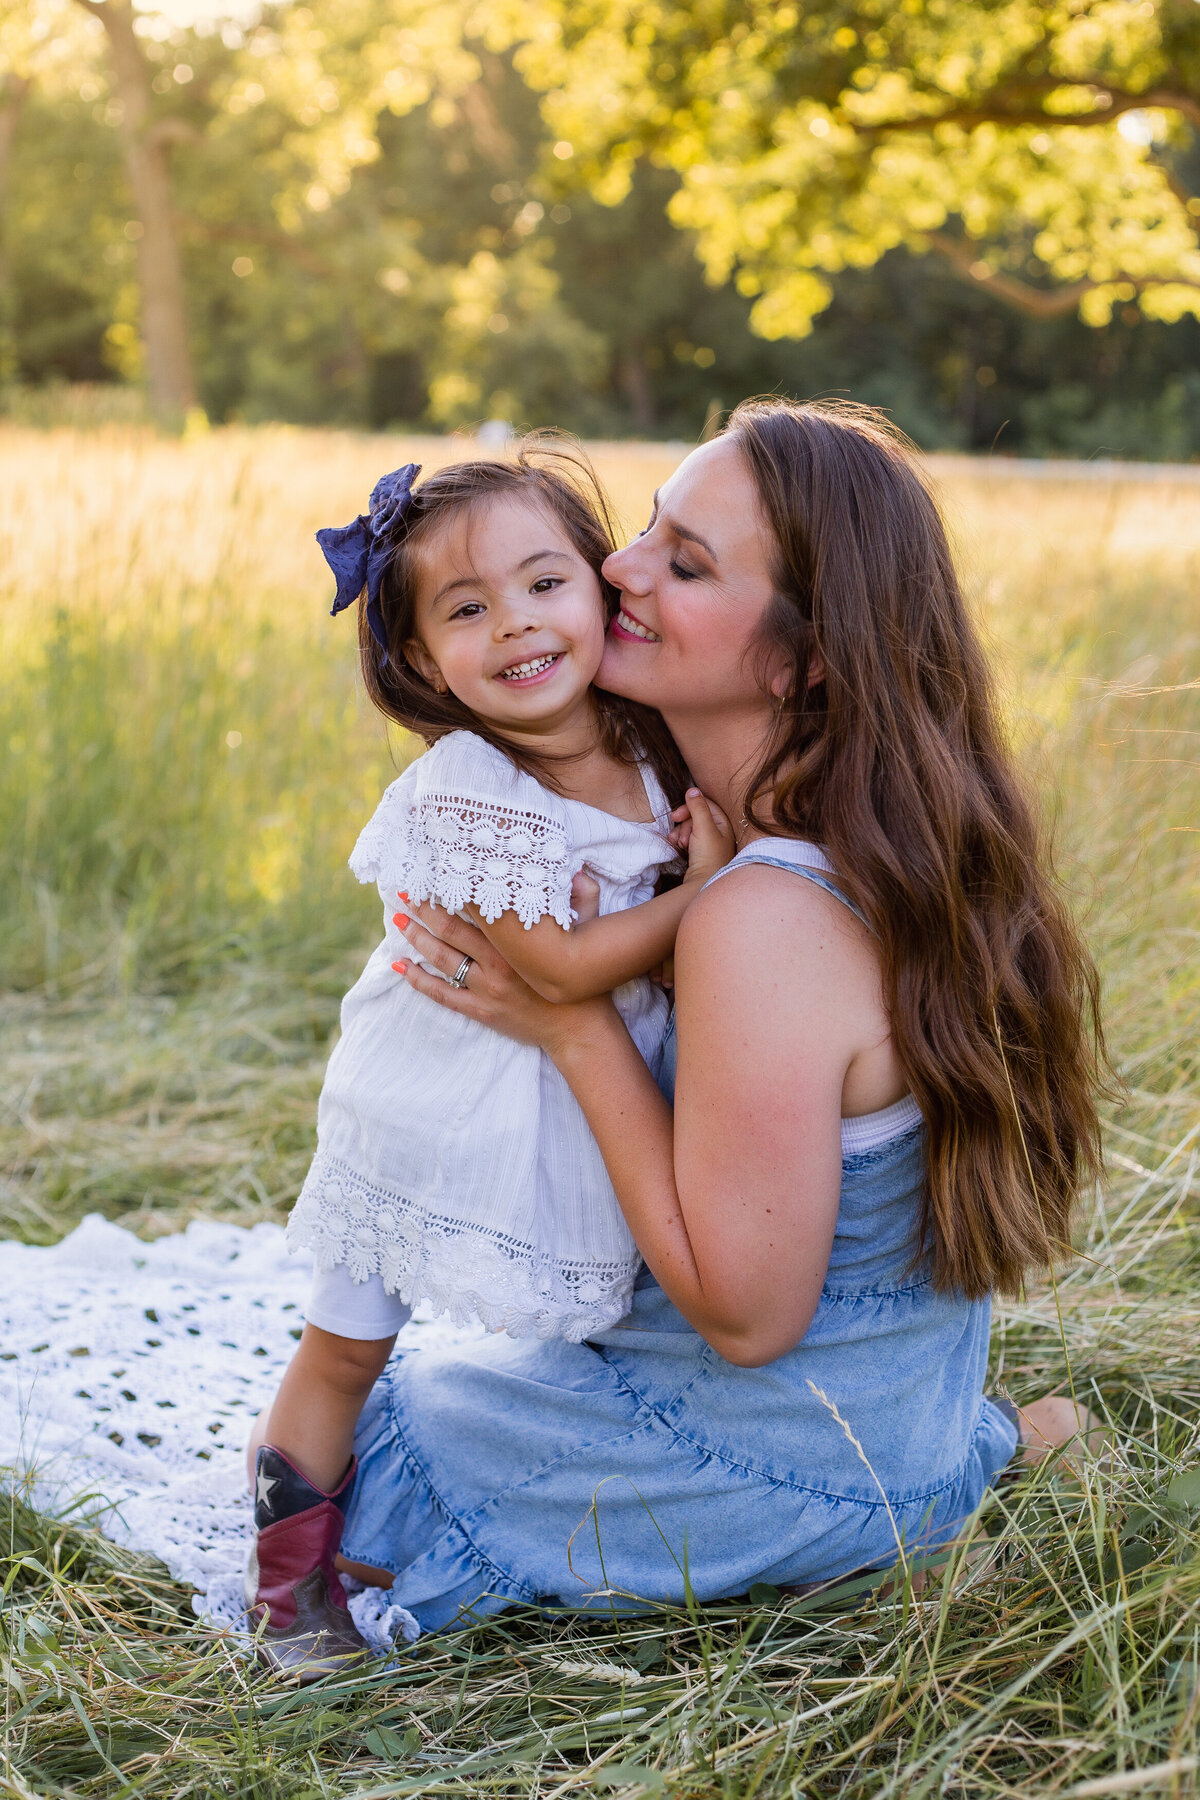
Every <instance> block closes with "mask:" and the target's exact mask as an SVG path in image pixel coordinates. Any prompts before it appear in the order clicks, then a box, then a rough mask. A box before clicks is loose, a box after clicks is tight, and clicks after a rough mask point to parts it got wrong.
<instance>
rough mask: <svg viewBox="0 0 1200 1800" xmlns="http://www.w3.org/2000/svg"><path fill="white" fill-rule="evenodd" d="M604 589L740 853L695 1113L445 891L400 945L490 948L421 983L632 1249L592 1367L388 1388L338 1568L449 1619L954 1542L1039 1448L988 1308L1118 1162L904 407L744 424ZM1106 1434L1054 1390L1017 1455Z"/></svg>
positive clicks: (704, 457)
mask: <svg viewBox="0 0 1200 1800" xmlns="http://www.w3.org/2000/svg"><path fill="white" fill-rule="evenodd" d="M605 575H606V577H607V578H608V579H609V580H610V581H611V582H612V583H613V585H614V586H615V587H616V588H617V589H618V590H619V591H620V596H621V611H620V612H619V614H618V616H617V618H616V620H615V622H614V624H613V626H612V628H611V633H610V639H609V644H608V648H607V651H606V655H605V661H604V664H603V667H602V670H601V676H600V679H601V681H602V683H603V685H605V686H606V687H608V688H610V689H612V690H613V691H614V692H617V693H620V694H624V695H627V696H629V697H630V698H631V699H635V700H639V701H643V702H646V703H648V704H650V705H652V706H655V707H657V708H658V709H659V710H660V711H661V713H662V715H663V717H664V718H665V720H666V722H667V724H668V726H669V728H670V730H671V732H672V734H673V736H674V738H675V740H676V743H677V744H678V746H679V748H680V750H681V751H682V753H683V756H684V759H685V761H686V762H687V764H688V766H689V768H690V770H691V772H692V776H693V778H694V780H695V782H696V783H697V784H698V786H699V788H700V789H701V790H702V792H703V794H704V795H705V796H707V797H708V799H709V801H710V802H711V803H713V804H714V805H715V806H716V807H717V808H719V809H720V810H721V811H722V812H723V813H724V814H725V815H726V816H727V817H728V819H729V820H731V821H732V822H733V823H734V827H735V835H736V841H737V845H738V854H737V855H736V857H735V858H734V860H733V862H732V863H730V864H729V865H728V866H727V867H726V868H725V869H724V870H723V871H722V872H721V874H720V875H719V876H717V877H716V878H715V879H714V880H713V881H712V882H710V884H709V886H708V887H707V888H706V889H705V891H704V892H703V893H702V894H701V895H700V896H699V897H698V898H697V899H696V900H695V901H694V902H693V903H692V905H691V907H690V908H689V910H688V912H687V914H686V917H685V919H684V923H683V926H682V928H681V930H680V933H679V938H678V943H677V947H676V957H675V983H676V988H675V993H676V1021H677V1034H678V1035H677V1050H676V1046H675V1044H674V1043H669V1044H668V1065H669V1066H668V1067H667V1068H666V1069H664V1070H663V1071H662V1082H663V1087H664V1090H665V1092H666V1093H667V1094H670V1093H671V1092H672V1088H673V1094H674V1115H673V1117H672V1111H671V1108H670V1106H669V1105H668V1102H667V1100H666V1099H665V1098H664V1097H663V1094H662V1093H660V1091H659V1089H658V1087H657V1086H656V1085H655V1081H654V1079H653V1078H652V1076H651V1074H650V1073H649V1072H648V1070H647V1069H646V1067H645V1065H644V1064H643V1063H642V1061H641V1059H640V1057H639V1056H638V1054H637V1051H636V1049H635V1048H634V1046H633V1044H632V1042H631V1040H630V1038H629V1036H628V1033H627V1032H626V1030H625V1027H624V1025H623V1024H622V1022H621V1020H620V1017H619V1015H618V1014H617V1012H616V1011H615V1009H614V1008H613V1007H612V1005H611V1003H610V1002H609V1001H607V1000H602V1001H590V1002H588V1003H586V1004H583V1005H574V1006H552V1005H549V1004H547V1003H545V1002H543V1001H542V1000H540V999H539V998H538V997H537V996H535V995H534V994H533V993H532V992H531V991H530V990H529V989H528V988H526V987H524V986H523V984H521V983H520V982H519V981H518V980H517V979H516V977H515V976H514V975H513V974H512V972H511V971H510V970H508V969H507V967H506V965H505V964H504V963H503V962H502V961H501V959H500V958H499V957H498V955H497V954H496V953H495V952H494V951H493V950H492V949H491V948H490V947H489V946H488V945H487V943H486V941H485V940H484V938H483V936H482V934H481V933H480V932H478V931H477V930H475V929H474V927H473V926H471V925H470V924H469V923H466V922H465V921H463V920H461V919H452V918H448V917H446V916H445V915H444V914H437V913H436V912H435V911H434V910H433V909H430V908H422V909H418V911H417V913H416V916H415V918H414V923H413V925H412V926H411V928H410V930H409V933H408V935H409V938H410V941H411V942H412V943H413V945H414V947H415V948H416V949H418V950H419V951H420V952H421V955H422V957H423V958H424V959H426V960H428V961H431V962H433V963H434V964H435V966H437V967H438V968H440V969H442V970H443V971H444V972H445V973H446V975H447V976H453V975H454V974H455V972H456V971H459V970H461V967H462V963H463V958H464V956H469V957H471V958H472V959H473V966H472V967H471V968H470V969H469V970H468V973H467V978H466V982H465V985H464V986H462V987H455V986H453V985H450V984H448V983H447V982H443V981H439V980H438V979H437V977H436V976H433V975H430V974H429V973H428V972H427V971H426V970H425V969H423V968H422V967H421V966H420V964H419V963H418V962H416V961H415V960H414V961H411V962H409V963H408V964H407V965H400V967H401V968H402V971H403V978H404V979H406V980H407V981H409V982H410V983H411V984H412V985H413V986H415V987H417V988H418V989H420V990H421V991H422V992H424V993H426V994H427V995H428V996H429V997H430V998H431V999H433V1000H435V1001H436V1002H437V1003H438V1004H439V1005H443V1006H448V1007H451V1008H454V1009H457V1010H460V1011H462V1012H464V1013H466V1014H468V1015H469V1016H471V1017H474V1018H476V1019H480V1020H482V1021H483V1022H485V1023H487V1024H489V1025H492V1026H495V1027H496V1028H497V1029H499V1030H502V1031H506V1032H508V1033H509V1034H510V1035H513V1036H516V1037H520V1038H523V1039H524V1040H525V1041H527V1042H532V1043H536V1044H538V1045H540V1046H541V1047H542V1048H543V1049H544V1051H545V1052H546V1054H547V1055H548V1057H549V1058H550V1059H551V1060H552V1061H553V1063H554V1064H555V1065H556V1067H557V1069H558V1070H559V1072H560V1073H561V1075H562V1076H563V1077H564V1078H565V1080H566V1081H567V1082H568V1083H569V1085H570V1087H571V1089H572V1090H573V1092H574V1094H575V1097H576V1099H577V1100H578V1102H579V1105H580V1106H581V1108H582V1110H583V1112H584V1114H585V1116H586V1118H587V1121H588V1123H589V1125H590V1126H591V1129H592V1131H593V1133H594V1134H595V1137H596V1140H597V1142H598V1144H599V1146H600V1149H601V1151H602V1153H603V1155H604V1158H605V1162H606V1163H607V1166H608V1169H609V1173H610V1175H611V1177H612V1181H613V1184H614V1187H615V1189H616V1192H617V1195H618V1197H619V1199H620V1202H621V1205H622V1207H623V1209H624V1212H625V1215H626V1218H627V1220H628V1222H629V1225H630V1228H631V1230H632V1232H633V1235H634V1237H635V1239H636V1241H637V1243H638V1246H639V1248H640V1249H641V1252H642V1254H643V1256H644V1258H645V1262H646V1272H645V1274H644V1275H643V1276H642V1277H641V1279H640V1282H639V1286H638V1289H637V1291H636V1294H635V1300H634V1305H633V1308H632V1310H631V1312H630V1313H629V1314H628V1316H627V1317H626V1318H625V1319H624V1320H623V1321H622V1322H621V1323H620V1324H619V1325H618V1326H615V1327H613V1328H612V1329H610V1330H607V1331H604V1332H601V1333H600V1334H598V1335H597V1337H596V1338H595V1339H593V1340H592V1341H590V1342H589V1343H585V1344H581V1345H571V1344H567V1343H564V1342H561V1341H556V1342H551V1343H540V1342H536V1341H535V1342H530V1341H528V1340H525V1341H514V1340H512V1339H509V1338H505V1337H492V1338H489V1339H488V1340H486V1341H485V1342H483V1343H480V1344H474V1345H470V1346H468V1347H466V1348H462V1349H458V1350H455V1351H452V1352H444V1353H442V1352H430V1351H416V1352H413V1353H411V1354H409V1355H406V1356H404V1357H402V1358H400V1359H398V1360H397V1361H395V1362H394V1363H393V1364H392V1365H391V1366H390V1367H389V1369H388V1370H387V1371H386V1372H385V1374H384V1376H383V1377H382V1378H381V1380H380V1381H379V1382H378V1384H377V1385H376V1387H375V1389H374V1391H373V1393H372V1395H371V1398H370V1400H369V1402H368V1405H367V1408H366V1411H365V1413H364V1415H363V1421H362V1424H361V1427H360V1431H359V1436H358V1440H357V1449H358V1457H359V1476H358V1482H357V1487H356V1490H355V1494H354V1498H353V1501H352V1503H351V1506H350V1510H349V1513H348V1515H347V1518H346V1527H345V1535H344V1538H343V1553H344V1555H345V1557H346V1558H347V1564H346V1565H345V1566H348V1567H350V1568H352V1569H353V1570H354V1571H355V1572H356V1573H360V1574H364V1575H369V1576H370V1578H373V1579H382V1580H384V1581H385V1582H386V1581H387V1580H388V1579H389V1578H390V1580H391V1582H392V1584H393V1587H394V1594H395V1598H396V1599H397V1600H399V1601H400V1602H402V1603H403V1604H404V1605H405V1606H408V1607H409V1608H411V1610H412V1611H413V1612H414V1613H415V1614H416V1615H417V1617H418V1619H419V1620H420V1622H421V1624H422V1625H423V1626H424V1627H427V1628H432V1627H437V1626H441V1625H446V1624H449V1623H451V1622H453V1621H454V1620H455V1619H456V1618H457V1617H459V1615H460V1610H461V1609H463V1608H468V1607H469V1608H472V1609H473V1612H474V1614H475V1615H476V1616H478V1614H480V1613H481V1612H488V1611H494V1610H498V1609H500V1608H502V1607H504V1606H506V1605H509V1604H512V1603H514V1602H521V1601H526V1602H528V1601H546V1602H552V1603H555V1604H569V1605H579V1606H595V1605H604V1606H608V1605H611V1604H614V1603H615V1604H617V1605H633V1604H635V1603H638V1602H642V1603H647V1602H648V1603H651V1604H653V1603H655V1602H659V1603H661V1602H675V1601H679V1600H680V1599H681V1598H682V1596H683V1593H684V1587H685V1570H686V1579H687V1581H688V1582H690V1586H691V1589H692V1591H693V1592H694V1593H695V1595H696V1596H697V1597H698V1598H699V1599H700V1600H708V1599H712V1598H716V1597H719V1596H722V1595H734V1594H739V1593H744V1592H745V1591H746V1589H747V1588H748V1587H749V1586H750V1584H751V1583H752V1582H754V1581H756V1580H757V1581H770V1582H774V1583H776V1584H778V1585H780V1586H801V1585H806V1584H811V1583H820V1582H823V1581H826V1580H829V1579H831V1578H835V1577H837V1576H840V1575H843V1574H846V1573H847V1572H849V1571H852V1570H859V1569H862V1568H864V1567H882V1566H887V1565H890V1564H892V1563H894V1562H895V1561H896V1560H897V1559H898V1558H901V1557H907V1556H908V1555H909V1554H910V1553H911V1552H914V1551H915V1552H917V1553H918V1554H920V1553H921V1552H924V1551H928V1550H930V1549H934V1548H936V1547H937V1546H938V1545H941V1544H945V1543H946V1542H947V1541H949V1540H950V1539H952V1538H953V1537H954V1536H955V1534H956V1533H957V1532H958V1531H959V1530H960V1529H961V1526H962V1523H963V1521H964V1520H965V1519H966V1518H967V1517H968V1515H969V1514H970V1513H971V1512H972V1510H973V1509H974V1508H975V1507H976V1506H977V1505H978V1503H979V1501H980V1499H981V1498H982V1496H983V1493H984V1491H985V1489H986V1488H987V1486H988V1484H989V1483H990V1482H991V1481H992V1479H993V1478H994V1476H995V1475H996V1474H997V1472H998V1471H999V1470H1000V1469H1001V1468H1003V1466H1004V1465H1005V1463H1007V1462H1008V1460H1009V1458H1010V1457H1011V1455H1012V1454H1013V1451H1014V1448H1015V1446H1016V1443H1017V1438H1018V1424H1017V1422H1016V1421H1015V1418H1014V1416H1013V1412H1014V1409H1011V1408H1009V1409H1008V1410H1007V1411H1006V1409H1005V1408H1004V1407H1002V1406H998V1405H996V1404H994V1403H992V1402H991V1401H989V1400H987V1399H985V1398H984V1396H983V1392H982V1384H983V1380H984V1375H985V1367H986V1358H987V1345H988V1327H989V1316H990V1301H989V1296H990V1294H991V1292H992V1290H993V1289H994V1288H997V1287H999V1288H1001V1289H1002V1290H1006V1291H1012V1290H1013V1289H1015V1288H1016V1287H1017V1286H1018V1284H1019V1283H1020V1282H1021V1280H1022V1278H1023V1276H1024V1275H1025V1274H1026V1273H1027V1272H1029V1271H1032V1270H1037V1269H1039V1268H1044V1267H1046V1266H1047V1265H1048V1264H1050V1263H1051V1262H1052V1261H1054V1260H1055V1259H1056V1258H1058V1257H1060V1256H1061V1255H1062V1254H1064V1253H1065V1252H1066V1250H1067V1248H1068V1241H1069V1220H1070V1212H1071V1207H1072V1203H1073V1200H1074V1198H1075V1195H1076V1191H1077V1187H1078V1185H1079V1182H1080V1179H1081V1177H1082V1176H1083V1175H1084V1174H1086V1173H1090V1172H1092V1171H1094V1170H1095V1169H1096V1167H1097V1164H1098V1158H1099V1149H1098V1128H1097V1120H1096V1111H1095V1093H1096V1086H1097V1078H1098V1070H1099V1067H1100V1055H1101V1052H1100V1047H1099V1044H1098V1038H1097V1030H1096V1027H1095V995H1096V982H1095V974H1094V971H1093V969H1092V965H1091V963H1090V961H1089V959H1088V957H1087V955H1086V953H1085V951H1084V949H1083V948H1082V946H1081V944H1080V942H1079V939H1078V937H1077V935H1076V933H1075V931H1074V928H1073V926H1072V924H1071V922H1070V919H1069V917H1068V915H1067V913H1066V911H1065V909H1064V906H1063V904H1062V902H1061V900H1060V899H1059V898H1058V896H1057V893H1056V891H1055V888H1054V886H1053V884H1052V881H1051V878H1050V875H1049V872H1048V869H1047V865H1046V861H1045V857H1044V854H1043V851H1042V848H1041V845H1040V841H1039V837H1038V833H1037V830H1036V827H1035V825H1034V823H1033V821H1032V818H1031V815H1030V811H1029V809H1028V807H1027V804H1026V802H1025V800H1024V798H1023V796H1022V793H1021V789H1020V786H1019V784H1018V782H1017V780H1016V778H1015V776H1014V774H1013V772H1012V770H1011V767H1010V765H1009V761H1008V758H1007V755H1006V752H1005V750H1004V747H1003V745H1002V743H1001V739H1000V734H999V730H998V727H997V723H996V717H995V711H994V707H993V703H992V700H991V697H990V692H989V683H988V677H987V671H986V667H985V663H984V659H983V656H982V653H981V650H980V647H979V645H978V642H977V640H976V637H975V633H974V631H973V628H972V626H971V623H970V621H969V619H968V616H967V614H966V611H965V608H964V605H963V601H962V598H961V595H960V592H959V588H958V585H957V581H956V578H955V575H954V571H953V567H952V563H951V559H950V555H949V551H948V547H947V543H946V538H945V534H944V531H943V528H942V525H941V521H940V519H939V517H938V513H937V509H936V507H935V505H934V503H933V501H932V500H931V498H930V496H929V494H928V492H927V491H926V489H925V487H924V485H923V483H922V480H921V477H920V476H919V474H918V473H917V471H916V469H915V467H914V465H913V463H912V461H911V460H910V458H909V456H908V455H907V453H906V451H905V450H904V449H903V448H902V447H901V446H900V445H899V444H898V443H897V441H896V439H895V438H894V436H892V435H891V434H890V433H889V431H888V430H887V428H886V426H885V424H884V423H883V421H882V420H881V419H880V418H879V416H878V415H876V414H874V413H871V412H869V411H866V410H864V409H859V408H852V407H849V406H831V405H824V404H823V405H808V406H799V405H794V404H792V403H789V402H784V401H773V400H772V401H757V402H751V403H748V404H746V405H744V406H742V407H739V408H738V410H737V411H736V412H735V413H734V414H733V416H732V418H731V419H730V421H729V424H728V426H727V428H726V430H725V431H724V433H723V434H722V435H721V436H720V437H719V438H717V439H716V440H715V441H714V442H712V443H709V444H706V445H704V446H702V447H701V448H700V449H698V450H696V451H693V452H692V454H691V455H690V456H689V457H687V458H686V460H685V461H684V462H683V463H682V464H681V465H680V467H679V468H678V469H677V471H676V472H675V474H674V475H673V476H672V477H671V479H670V480H669V481H668V482H667V483H666V484H665V485H664V487H663V489H662V490H661V492H660V494H659V495H658V496H657V498H656V503H655V510H654V514H653V516H652V518H651V521H650V524H649V525H648V526H647V528H646V529H645V530H644V531H643V532H642V533H641V534H640V536H639V537H638V538H637V539H635V541H634V542H633V543H632V544H631V545H629V547H628V548H626V549H624V550H622V551H620V552H618V553H617V554H615V555H614V556H612V557H611V558H609V560H608V562H607V564H606V565H605ZM430 927H432V930H431V929H430ZM676 1062H677V1070H676V1069H675V1067H674V1066H672V1065H675V1064H676ZM1079 1423H1080V1421H1079V1419H1078V1417H1077V1413H1076V1409H1075V1408H1074V1407H1073V1406H1072V1405H1071V1404H1070V1403H1069V1402H1065V1401H1057V1400H1052V1399H1051V1400H1043V1401H1038V1402H1035V1403H1034V1404H1032V1405H1030V1406H1028V1407H1027V1408H1026V1409H1025V1411H1024V1414H1023V1416H1022V1423H1021V1426H1020V1431H1021V1435H1022V1436H1023V1437H1025V1438H1026V1439H1028V1440H1029V1441H1030V1445H1031V1448H1032V1446H1033V1445H1034V1444H1037V1445H1039V1446H1045V1445H1046V1444H1050V1445H1059V1444H1062V1443H1065V1442H1067V1441H1068V1440H1069V1439H1070V1438H1071V1437H1072V1436H1073V1435H1074V1434H1075V1432H1076V1431H1077V1430H1078V1427H1079ZM581 1527H583V1529H581Z"/></svg>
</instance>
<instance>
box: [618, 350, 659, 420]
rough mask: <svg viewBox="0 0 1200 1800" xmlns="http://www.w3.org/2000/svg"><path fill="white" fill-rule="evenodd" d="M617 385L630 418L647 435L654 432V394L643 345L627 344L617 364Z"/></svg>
mask: <svg viewBox="0 0 1200 1800" xmlns="http://www.w3.org/2000/svg"><path fill="white" fill-rule="evenodd" d="M617 385H618V386H619V387H620V390H621V392H622V394H623V395H624V396H625V402H626V405H627V406H628V407H629V413H630V417H631V418H632V420H633V423H634V424H635V425H636V427H637V429H638V430H639V431H640V432H642V433H643V434H645V435H649V433H650V432H652V431H653V430H654V424H655V405H654V394H653V391H652V390H651V387H650V375H649V371H648V370H647V368H646V353H645V350H644V349H643V347H642V345H641V343H632V344H627V345H626V346H625V348H624V350H623V351H622V352H621V355H620V358H619V360H618V363H617Z"/></svg>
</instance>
